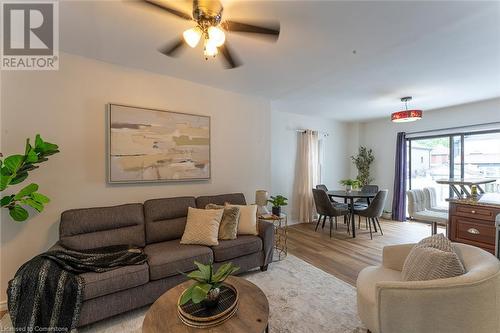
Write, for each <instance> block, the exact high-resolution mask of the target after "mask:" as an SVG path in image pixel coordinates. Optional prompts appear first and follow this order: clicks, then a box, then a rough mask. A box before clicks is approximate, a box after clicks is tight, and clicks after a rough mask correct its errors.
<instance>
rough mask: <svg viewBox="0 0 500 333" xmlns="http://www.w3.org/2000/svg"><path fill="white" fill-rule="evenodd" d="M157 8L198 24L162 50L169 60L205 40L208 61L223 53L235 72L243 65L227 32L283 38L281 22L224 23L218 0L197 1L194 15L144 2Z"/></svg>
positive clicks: (274, 38)
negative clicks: (236, 68) (255, 23)
mask: <svg viewBox="0 0 500 333" xmlns="http://www.w3.org/2000/svg"><path fill="white" fill-rule="evenodd" d="M142 1H143V2H144V3H146V4H148V5H151V6H152V7H153V8H156V9H159V10H162V11H165V12H168V13H170V14H172V15H175V16H177V17H180V18H182V19H184V20H188V21H194V23H195V24H196V26H195V27H193V28H191V29H188V30H186V31H184V33H183V34H182V35H181V36H180V37H179V38H177V39H176V40H174V41H173V42H171V43H169V44H167V45H165V46H164V47H162V48H160V49H159V51H160V52H161V53H162V54H164V55H167V56H169V57H174V56H176V55H177V52H178V51H179V50H180V49H182V48H184V47H185V46H190V47H192V48H194V47H196V46H197V45H198V43H199V42H200V40H202V39H203V43H204V47H203V55H204V56H205V59H208V58H210V57H215V56H217V54H219V53H221V54H222V56H223V57H224V59H225V60H226V67H227V68H229V69H231V68H235V67H239V66H241V65H242V63H241V61H239V59H238V57H237V56H236V55H235V54H234V52H233V51H231V49H230V48H229V46H228V42H227V40H226V35H225V33H224V31H227V32H239V33H248V34H254V35H255V36H263V37H268V38H269V39H271V40H274V41H276V40H277V39H278V37H279V34H280V25H279V22H274V23H272V24H266V26H264V25H254V24H250V23H243V22H236V21H231V20H224V21H223V20H222V12H223V9H224V8H223V6H222V4H221V3H220V1H218V0H193V13H192V15H190V14H187V13H184V12H182V11H179V10H177V9H174V8H172V7H169V6H167V5H166V4H165V3H163V2H159V1H157V0H142Z"/></svg>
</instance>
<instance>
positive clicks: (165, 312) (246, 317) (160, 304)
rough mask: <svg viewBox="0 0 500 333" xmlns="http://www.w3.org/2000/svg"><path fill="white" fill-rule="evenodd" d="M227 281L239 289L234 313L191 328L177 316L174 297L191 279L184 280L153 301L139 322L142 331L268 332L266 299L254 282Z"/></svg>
mask: <svg viewBox="0 0 500 333" xmlns="http://www.w3.org/2000/svg"><path fill="white" fill-rule="evenodd" d="M227 282H228V283H231V284H232V285H233V286H234V287H235V288H236V289H238V292H239V295H240V300H239V304H238V310H237V311H236V313H235V314H234V316H233V317H231V318H230V319H228V320H227V321H225V322H224V323H222V324H220V325H218V326H215V327H212V328H205V329H202V328H192V327H189V326H187V325H185V324H184V323H182V321H181V320H180V319H179V316H178V314H177V300H178V299H179V296H180V295H181V294H182V292H183V291H184V290H186V288H187V287H189V286H190V285H191V284H192V283H193V281H186V282H184V283H181V284H179V285H178V286H177V287H174V288H172V289H170V290H168V291H167V292H166V293H165V294H163V295H162V296H160V298H158V299H157V300H156V302H154V303H153V305H152V306H151V307H150V308H149V310H148V312H147V313H146V317H145V318H144V322H143V324H142V332H143V333H200V332H207V333H227V332H231V333H262V332H269V326H268V322H269V303H268V301H267V298H266V295H264V293H263V292H262V290H261V289H260V288H259V287H257V286H256V285H255V284H253V283H251V282H250V281H247V280H245V279H242V278H238V277H235V276H230V277H228V278H227Z"/></svg>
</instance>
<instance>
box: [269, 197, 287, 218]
mask: <svg viewBox="0 0 500 333" xmlns="http://www.w3.org/2000/svg"><path fill="white" fill-rule="evenodd" d="M267 201H268V202H269V203H270V204H271V205H273V208H272V212H273V215H276V216H280V215H281V207H282V206H286V205H288V198H285V197H284V196H282V195H276V196H273V195H271V199H270V200H267Z"/></svg>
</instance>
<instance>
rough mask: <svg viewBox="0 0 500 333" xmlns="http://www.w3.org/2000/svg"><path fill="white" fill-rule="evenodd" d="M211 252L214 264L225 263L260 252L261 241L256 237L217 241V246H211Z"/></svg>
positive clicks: (248, 236) (245, 236) (239, 237)
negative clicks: (212, 252)
mask: <svg viewBox="0 0 500 333" xmlns="http://www.w3.org/2000/svg"><path fill="white" fill-rule="evenodd" d="M212 250H213V251H214V261H215V262H221V261H227V260H231V259H234V258H238V257H241V256H244V255H247V254H252V253H256V252H259V251H262V239H261V238H260V237H258V236H250V235H244V236H238V238H236V239H231V240H221V241H219V245H216V246H212Z"/></svg>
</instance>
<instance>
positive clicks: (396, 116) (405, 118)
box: [391, 96, 422, 123]
mask: <svg viewBox="0 0 500 333" xmlns="http://www.w3.org/2000/svg"><path fill="white" fill-rule="evenodd" d="M409 101H411V96H408V97H403V98H401V102H403V103H405V109H404V110H403V111H398V112H394V113H393V114H392V115H391V121H392V122H393V123H407V122H410V121H415V120H420V119H422V110H408V102H409Z"/></svg>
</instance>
